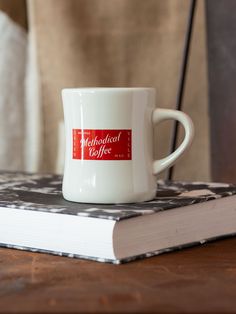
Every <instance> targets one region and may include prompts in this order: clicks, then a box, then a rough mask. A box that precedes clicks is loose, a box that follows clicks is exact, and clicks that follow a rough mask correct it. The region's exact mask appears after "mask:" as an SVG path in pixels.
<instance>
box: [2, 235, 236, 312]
mask: <svg viewBox="0 0 236 314" xmlns="http://www.w3.org/2000/svg"><path fill="white" fill-rule="evenodd" d="M235 248H236V238H232V239H228V240H222V241H219V242H214V243H211V244H208V245H204V246H201V247H195V248H191V249H187V250H183V251H179V252H174V253H170V254H164V255H160V256H157V257H155V258H150V259H146V260H141V261H136V262H132V263H129V264H125V265H120V266H116V265H110V264H100V263H97V262H92V261H83V260H76V259H70V258H64V257H58V256H51V255H46V254H36V253H28V252H22V251H17V250H9V249H0V312H1V313H2V312H4V313H6V312H7V313H10V312H19V313H22V312H30V313H32V312H41V313H46V312H47V313H48V312H52V313H56V312H57V313H58V312H60V313H62V312H63V313H70V312H73V313H75V312H77V313H131V312H132V313H144V312H145V313H154V312H159V313H225V312H227V313H234V312H235V310H236V264H235V260H236V249H235Z"/></svg>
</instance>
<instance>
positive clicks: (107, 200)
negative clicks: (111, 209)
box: [63, 191, 156, 204]
mask: <svg viewBox="0 0 236 314" xmlns="http://www.w3.org/2000/svg"><path fill="white" fill-rule="evenodd" d="M155 195H156V191H155V192H153V193H151V194H150V193H149V194H147V193H145V194H138V195H133V196H131V195H127V196H123V197H118V196H117V197H115V196H106V197H96V196H94V195H93V196H90V197H88V196H82V195H70V194H68V193H65V192H63V197H64V199H65V200H67V201H70V202H76V203H86V204H131V203H142V202H147V201H151V200H153V199H154V198H155Z"/></svg>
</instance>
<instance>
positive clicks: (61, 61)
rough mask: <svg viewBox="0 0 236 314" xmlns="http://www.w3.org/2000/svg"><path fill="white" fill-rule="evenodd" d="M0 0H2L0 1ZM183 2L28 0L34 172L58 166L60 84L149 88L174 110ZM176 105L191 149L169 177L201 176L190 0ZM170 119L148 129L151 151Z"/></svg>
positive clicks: (198, 70) (198, 65)
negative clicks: (37, 100) (34, 91)
mask: <svg viewBox="0 0 236 314" xmlns="http://www.w3.org/2000/svg"><path fill="white" fill-rule="evenodd" d="M0 1H2V0H0ZM188 9H189V1H186V0H165V1H162V0H145V1H143V0H47V1H44V2H43V5H42V0H28V14H29V15H30V20H29V21H30V22H29V25H28V27H29V29H32V28H33V29H34V36H35V42H36V48H37V49H36V52H37V62H38V69H39V79H40V89H41V112H42V121H41V123H42V133H41V134H40V136H41V140H42V141H41V150H40V151H41V162H40V167H39V170H43V171H50V172H55V171H61V169H60V167H58V166H57V160H58V157H57V153H58V151H60V150H61V149H60V147H61V148H62V147H63V140H62V139H61V138H60V136H59V133H60V131H59V130H60V127H59V125H60V122H61V121H62V120H63V112H62V104H61V97H60V90H61V88H63V87H75V86H76V87H80V86H81V87H82V86H154V87H156V88H157V95H158V100H157V105H158V106H160V107H168V108H174V106H175V100H176V93H177V84H178V78H179V71H180V65H181V56H182V51H183V43H184V35H185V30H186V24H187V15H188ZM195 22H196V23H195V28H194V41H193V45H192V50H191V59H190V67H189V73H188V80H187V91H186V94H185V97H184V110H185V111H186V112H187V113H189V114H190V115H191V116H192V118H193V120H194V123H195V127H196V137H195V141H194V144H193V146H192V148H191V150H190V151H189V152H188V153H187V154H186V155H185V157H184V158H183V159H182V160H181V161H180V162H179V163H178V166H177V167H176V171H175V178H178V179H190V180H208V179H209V140H208V138H209V136H208V116H207V80H206V52H205V21H204V5H203V0H200V1H199V2H198V7H197V16H196V21H195ZM170 127H171V124H170V123H169V122H168V123H165V124H163V125H161V126H159V127H158V128H157V130H156V133H157V136H156V149H155V155H156V157H157V156H158V157H160V156H163V155H165V154H167V152H168V147H169V139H170Z"/></svg>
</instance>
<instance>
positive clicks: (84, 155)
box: [72, 129, 132, 160]
mask: <svg viewBox="0 0 236 314" xmlns="http://www.w3.org/2000/svg"><path fill="white" fill-rule="evenodd" d="M72 132H73V134H72V136H73V153H72V154H73V156H72V158H73V159H83V160H131V159H132V143H131V141H132V131H131V130H89V129H73V130H72Z"/></svg>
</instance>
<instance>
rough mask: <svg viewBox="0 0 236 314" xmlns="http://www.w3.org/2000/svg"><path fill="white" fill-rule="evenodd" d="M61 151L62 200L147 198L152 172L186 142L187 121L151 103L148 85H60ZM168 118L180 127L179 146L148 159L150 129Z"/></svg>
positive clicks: (167, 164)
mask: <svg viewBox="0 0 236 314" xmlns="http://www.w3.org/2000/svg"><path fill="white" fill-rule="evenodd" d="M62 99H63V108H64V119H65V134H66V152H65V168H64V178H63V187H62V190H63V196H64V198H65V199H67V200H69V201H74V202H83V203H131V202H142V201H148V200H151V199H153V198H154V197H155V194H156V188H157V185H156V175H157V174H158V173H160V172H161V171H163V170H164V169H167V168H168V167H170V166H172V165H173V164H174V163H175V162H176V160H177V159H178V158H179V157H180V156H181V155H182V154H183V152H184V151H185V150H186V148H188V147H189V145H190V143H191V141H192V138H193V133H194V131H193V124H192V121H191V119H190V118H189V117H188V116H187V115H186V114H185V113H183V112H180V111H176V110H170V109H160V108H156V101H155V89H154V88H66V89H63V90H62ZM167 119H174V120H177V121H179V122H180V123H181V124H182V125H183V127H184V130H185V137H184V140H183V142H182V143H181V144H180V146H179V147H178V148H177V149H176V150H175V151H174V152H173V153H172V154H170V155H169V156H167V157H165V158H162V159H159V160H154V158H153V146H154V143H153V133H154V132H153V131H154V126H155V125H156V124H158V123H159V122H161V121H164V120H167Z"/></svg>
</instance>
